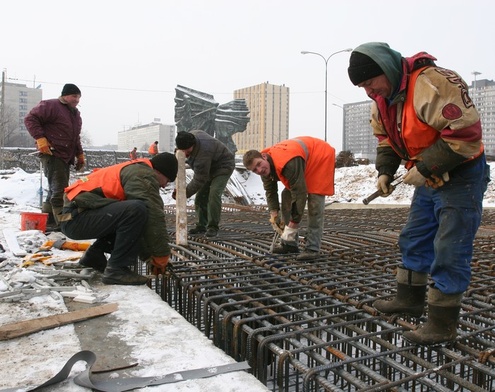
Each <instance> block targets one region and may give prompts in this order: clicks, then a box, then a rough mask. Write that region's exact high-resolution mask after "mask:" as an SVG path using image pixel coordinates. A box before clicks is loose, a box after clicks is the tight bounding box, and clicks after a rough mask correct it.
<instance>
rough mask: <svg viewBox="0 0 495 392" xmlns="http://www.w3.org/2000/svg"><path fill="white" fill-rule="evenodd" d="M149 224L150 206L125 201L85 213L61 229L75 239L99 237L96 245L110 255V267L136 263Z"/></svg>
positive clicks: (64, 224)
mask: <svg viewBox="0 0 495 392" xmlns="http://www.w3.org/2000/svg"><path fill="white" fill-rule="evenodd" d="M147 221H148V211H147V209H146V204H145V203H144V202H143V201H141V200H124V201H118V202H115V203H111V204H109V205H107V206H105V207H101V208H98V209H95V210H85V211H83V212H81V213H79V214H77V215H76V216H75V217H74V218H73V219H72V220H70V221H65V222H62V223H61V224H60V229H61V230H62V233H64V234H65V235H66V236H67V237H69V238H71V239H73V240H88V239H93V238H96V241H95V243H94V244H93V245H92V246H93V247H95V248H98V249H100V250H102V251H104V252H106V253H110V258H109V259H108V264H107V267H110V268H120V267H127V266H130V265H132V264H134V263H135V262H136V260H137V257H138V255H139V252H140V242H141V241H140V238H141V236H142V235H143V232H144V230H145V227H146V223H147Z"/></svg>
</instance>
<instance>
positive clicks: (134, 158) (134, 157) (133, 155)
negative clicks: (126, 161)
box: [129, 147, 138, 161]
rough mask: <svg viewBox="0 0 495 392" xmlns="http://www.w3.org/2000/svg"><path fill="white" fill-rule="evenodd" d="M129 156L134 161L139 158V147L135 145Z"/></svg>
mask: <svg viewBox="0 0 495 392" xmlns="http://www.w3.org/2000/svg"><path fill="white" fill-rule="evenodd" d="M129 158H130V160H131V161H134V160H136V159H138V156H137V147H134V148H133V149H132V150H131V152H130V153H129Z"/></svg>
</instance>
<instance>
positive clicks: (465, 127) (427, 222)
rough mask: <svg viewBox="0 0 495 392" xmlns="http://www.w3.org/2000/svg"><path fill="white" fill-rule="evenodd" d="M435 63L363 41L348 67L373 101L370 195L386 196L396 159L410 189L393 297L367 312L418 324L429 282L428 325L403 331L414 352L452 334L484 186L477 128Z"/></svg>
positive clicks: (455, 83)
mask: <svg viewBox="0 0 495 392" xmlns="http://www.w3.org/2000/svg"><path fill="white" fill-rule="evenodd" d="M435 60H436V59H435V58H434V57H433V56H431V55H429V54H428V53H425V52H420V53H418V54H416V55H414V56H412V57H407V58H404V57H402V55H401V54H400V53H399V52H397V51H395V50H393V49H391V48H390V47H389V46H388V45H387V44H386V43H381V42H370V43H366V44H363V45H360V46H358V47H357V48H356V49H354V51H353V52H352V54H351V56H350V60H349V68H348V73H349V77H350V80H351V82H352V83H353V84H354V85H356V86H358V87H362V88H364V89H365V91H366V94H367V95H368V96H369V97H370V98H371V99H373V101H374V103H373V106H372V112H371V126H372V129H373V132H374V134H375V135H376V136H377V137H378V141H379V144H378V148H377V157H376V168H377V170H378V181H377V188H378V189H379V190H381V191H382V193H383V196H385V197H386V196H388V195H390V193H391V192H392V191H393V188H392V187H391V186H390V183H391V182H392V180H393V178H394V176H395V173H396V171H397V169H398V167H399V165H400V163H401V160H404V161H406V168H407V169H408V172H407V174H405V176H404V177H403V182H404V183H406V184H410V185H414V186H415V187H416V189H415V192H414V195H413V198H412V202H411V208H410V210H409V217H408V220H407V223H406V225H405V227H404V229H403V230H402V232H401V234H400V237H399V247H400V250H401V253H402V265H401V266H400V267H399V268H398V270H397V275H396V277H397V294H396V296H395V298H393V299H392V300H382V299H379V300H377V301H375V302H374V303H373V306H374V307H375V308H376V309H377V310H378V311H379V312H381V313H385V314H393V313H403V314H408V315H411V316H415V317H420V316H421V315H422V314H423V311H424V303H425V298H426V291H427V283H428V275H430V277H431V280H432V282H433V283H432V285H431V286H430V287H429V290H428V300H427V302H428V320H427V321H426V323H424V324H422V325H420V326H419V327H418V328H417V329H416V330H414V331H408V332H405V333H404V337H405V338H406V339H408V340H410V341H412V342H414V343H417V344H421V345H432V344H440V343H444V342H448V341H452V340H454V339H455V338H456V336H457V321H458V318H459V311H460V309H461V299H462V296H463V293H464V292H465V291H466V290H467V288H468V286H469V282H470V278H471V268H470V262H471V258H472V254H473V240H474V237H475V234H476V231H477V230H478V227H479V225H480V221H481V213H482V201H483V194H484V192H485V190H486V187H487V184H488V181H489V169H488V166H487V164H486V161H485V155H484V149H483V144H482V142H481V139H482V131H481V122H480V118H479V115H478V112H477V111H476V108H475V106H474V104H473V102H472V100H471V98H470V97H469V94H468V86H467V84H466V82H465V81H464V80H463V79H462V78H461V77H460V76H459V75H458V74H457V73H456V72H454V71H451V70H448V69H444V68H440V67H438V66H436V65H435V62H434V61H435Z"/></svg>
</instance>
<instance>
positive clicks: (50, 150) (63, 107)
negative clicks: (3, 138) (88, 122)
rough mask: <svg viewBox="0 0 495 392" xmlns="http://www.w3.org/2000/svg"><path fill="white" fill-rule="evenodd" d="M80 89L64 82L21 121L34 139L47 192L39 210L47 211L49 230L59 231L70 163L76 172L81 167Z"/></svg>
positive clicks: (82, 165) (83, 162) (82, 155)
mask: <svg viewBox="0 0 495 392" xmlns="http://www.w3.org/2000/svg"><path fill="white" fill-rule="evenodd" d="M80 98H81V90H79V88H78V87H77V86H76V85H75V84H70V83H68V84H66V85H65V86H64V87H63V89H62V93H61V94H60V97H58V98H56V99H48V100H45V101H41V102H40V103H39V104H38V105H36V106H35V107H34V108H33V109H31V111H30V112H29V113H28V115H27V116H26V118H25V119H24V124H25V125H26V128H27V130H28V132H29V133H30V134H31V136H32V137H33V138H34V139H36V147H37V148H38V151H39V152H40V159H41V163H42V165H43V170H44V174H45V176H46V178H47V180H48V193H47V195H46V199H45V202H44V203H43V206H42V212H46V213H48V214H49V221H48V224H49V229H51V230H59V221H58V215H59V213H60V212H61V211H62V207H63V205H64V188H65V187H66V186H67V185H69V173H70V165H72V164H75V169H76V170H77V171H79V170H81V169H82V168H83V167H84V164H85V160H84V154H83V149H82V146H81V137H80V135H81V127H82V119H81V115H80V113H79V110H78V109H77V105H78V104H79V99H80Z"/></svg>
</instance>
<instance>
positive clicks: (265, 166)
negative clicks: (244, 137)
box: [247, 158, 270, 177]
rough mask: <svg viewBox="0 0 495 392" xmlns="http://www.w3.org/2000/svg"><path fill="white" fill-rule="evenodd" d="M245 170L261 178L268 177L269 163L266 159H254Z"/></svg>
mask: <svg viewBox="0 0 495 392" xmlns="http://www.w3.org/2000/svg"><path fill="white" fill-rule="evenodd" d="M247 169H248V170H250V171H252V172H253V173H256V174H258V175H259V176H261V177H268V176H269V175H270V163H269V162H268V160H267V159H266V158H254V159H253V163H252V164H251V166H250V167H248V168H247Z"/></svg>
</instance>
